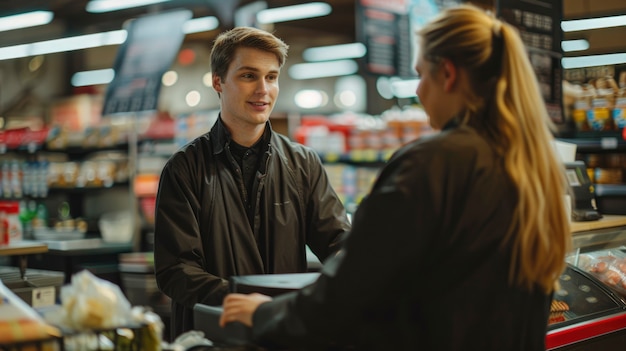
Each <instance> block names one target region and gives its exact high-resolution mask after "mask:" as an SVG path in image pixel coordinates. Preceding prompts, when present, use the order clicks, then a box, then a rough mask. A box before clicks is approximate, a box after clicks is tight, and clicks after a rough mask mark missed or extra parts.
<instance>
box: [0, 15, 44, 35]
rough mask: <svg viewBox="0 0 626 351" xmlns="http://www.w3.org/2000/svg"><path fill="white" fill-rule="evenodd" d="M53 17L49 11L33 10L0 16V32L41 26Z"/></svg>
mask: <svg viewBox="0 0 626 351" xmlns="http://www.w3.org/2000/svg"><path fill="white" fill-rule="evenodd" d="M53 18H54V14H53V13H52V12H50V11H33V12H27V13H20V14H18V15H12V16H6V17H2V18H0V32H3V31H7V30H13V29H19V28H27V27H35V26H41V25H44V24H48V23H50V22H51V21H52V19H53Z"/></svg>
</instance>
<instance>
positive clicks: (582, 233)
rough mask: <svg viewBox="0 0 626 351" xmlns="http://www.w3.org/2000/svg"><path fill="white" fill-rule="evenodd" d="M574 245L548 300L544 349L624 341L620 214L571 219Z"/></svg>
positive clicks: (625, 281)
mask: <svg viewBox="0 0 626 351" xmlns="http://www.w3.org/2000/svg"><path fill="white" fill-rule="evenodd" d="M572 242H573V247H574V251H573V252H572V254H571V255H569V256H568V257H567V259H566V261H567V263H568V266H567V268H566V270H565V272H564V273H563V274H562V275H561V277H560V281H559V283H560V288H559V290H557V291H556V293H555V295H554V300H553V303H552V306H551V314H550V325H549V327H548V334H547V337H546V348H547V350H557V351H566V350H578V351H584V350H594V351H595V350H622V349H624V345H626V246H624V245H625V244H626V217H625V216H604V218H602V219H601V220H600V221H593V222H580V223H572Z"/></svg>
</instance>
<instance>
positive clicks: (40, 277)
mask: <svg viewBox="0 0 626 351" xmlns="http://www.w3.org/2000/svg"><path fill="white" fill-rule="evenodd" d="M64 280H65V275H64V274H63V272H56V271H48V270H39V269H31V268H28V269H27V270H26V272H25V275H24V277H22V276H21V274H20V271H19V269H18V268H17V267H0V281H2V283H3V284H4V285H5V286H6V287H7V288H8V289H10V290H11V291H12V292H13V293H14V294H15V295H17V296H19V297H20V298H21V299H22V300H23V301H24V302H26V303H27V304H28V305H29V306H32V307H34V308H39V307H46V306H52V305H54V304H55V303H56V301H57V299H58V297H59V291H60V288H61V286H62V285H63V282H64Z"/></svg>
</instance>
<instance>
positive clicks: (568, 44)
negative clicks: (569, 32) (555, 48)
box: [561, 39, 589, 52]
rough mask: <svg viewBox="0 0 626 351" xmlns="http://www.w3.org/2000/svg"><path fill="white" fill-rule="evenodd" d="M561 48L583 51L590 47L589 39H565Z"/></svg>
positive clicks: (568, 50)
mask: <svg viewBox="0 0 626 351" xmlns="http://www.w3.org/2000/svg"><path fill="white" fill-rule="evenodd" d="M561 48H562V49H563V51H565V52H570V51H583V50H587V49H589V42H588V41H587V39H576V40H564V41H562V42H561Z"/></svg>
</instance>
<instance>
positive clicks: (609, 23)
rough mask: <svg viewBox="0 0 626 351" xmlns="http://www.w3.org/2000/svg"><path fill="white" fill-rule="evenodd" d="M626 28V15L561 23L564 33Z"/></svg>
mask: <svg viewBox="0 0 626 351" xmlns="http://www.w3.org/2000/svg"><path fill="white" fill-rule="evenodd" d="M619 26H626V15H620V16H608V17H598V18H585V19H577V20H568V21H561V29H563V31H564V32H574V31H579V30H590V29H599V28H608V27H619Z"/></svg>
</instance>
